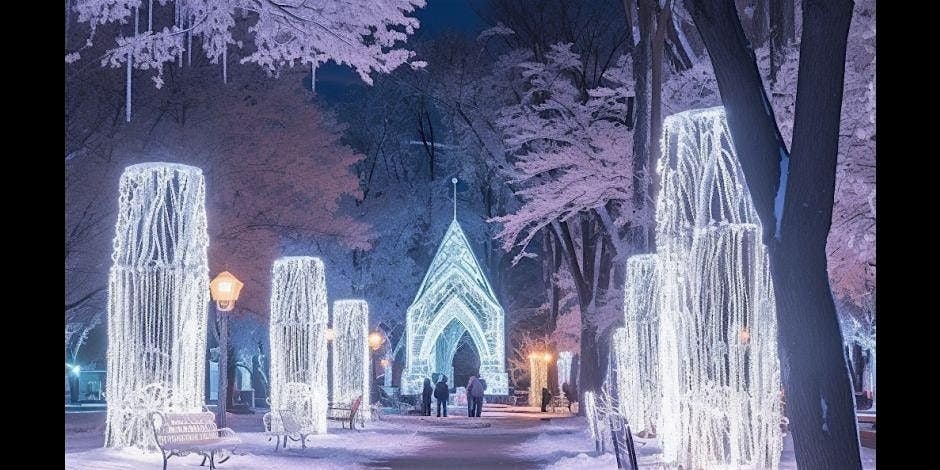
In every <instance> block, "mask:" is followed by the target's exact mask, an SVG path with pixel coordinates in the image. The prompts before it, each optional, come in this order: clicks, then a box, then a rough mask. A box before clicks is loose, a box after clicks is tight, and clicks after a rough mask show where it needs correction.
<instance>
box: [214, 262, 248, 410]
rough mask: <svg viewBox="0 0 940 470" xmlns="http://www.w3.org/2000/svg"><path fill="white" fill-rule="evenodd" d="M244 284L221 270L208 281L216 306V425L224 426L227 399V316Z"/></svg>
mask: <svg viewBox="0 0 940 470" xmlns="http://www.w3.org/2000/svg"><path fill="white" fill-rule="evenodd" d="M244 285H245V284H244V283H242V281H239V280H238V279H237V278H236V277H235V276H233V275H232V273H230V272H228V271H223V272H221V273H219V275H218V276H216V277H215V279H213V280H212V282H210V283H209V292H210V293H211V294H212V300H214V301H215V306H216V315H215V316H216V321H217V322H218V325H219V417H218V426H219V427H220V428H224V427H225V405H226V402H227V400H228V397H227V396H226V395H227V392H228V316H227V315H222V314H221V313H222V312H230V311H232V310H233V309H234V308H235V301H236V300H238V294H239V293H240V292H241V290H242V286H244Z"/></svg>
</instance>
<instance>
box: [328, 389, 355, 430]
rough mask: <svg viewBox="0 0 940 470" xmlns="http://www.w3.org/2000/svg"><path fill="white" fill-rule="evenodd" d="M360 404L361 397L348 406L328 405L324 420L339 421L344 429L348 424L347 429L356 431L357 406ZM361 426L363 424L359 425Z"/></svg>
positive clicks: (341, 404) (340, 404)
mask: <svg viewBox="0 0 940 470" xmlns="http://www.w3.org/2000/svg"><path fill="white" fill-rule="evenodd" d="M361 404H362V396H359V397H357V398H356V399H355V400H353V401H352V403H350V404H349V405H347V404H345V403H330V406H329V408H327V413H326V419H329V420H333V421H339V422H340V423H342V426H343V427H344V428H345V427H346V423H347V422H349V429H356V417H357V416H356V415H357V414H358V412H359V406H360V405H361ZM360 424H363V423H360Z"/></svg>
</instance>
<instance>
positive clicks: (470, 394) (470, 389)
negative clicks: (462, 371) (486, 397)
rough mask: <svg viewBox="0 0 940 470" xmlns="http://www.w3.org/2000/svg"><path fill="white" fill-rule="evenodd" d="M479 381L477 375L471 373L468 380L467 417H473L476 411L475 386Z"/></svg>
mask: <svg viewBox="0 0 940 470" xmlns="http://www.w3.org/2000/svg"><path fill="white" fill-rule="evenodd" d="M476 382H477V376H475V375H471V376H470V380H468V381H467V417H468V418H472V417H473V416H474V413H475V411H474V410H473V387H474V386H475V385H477V384H476Z"/></svg>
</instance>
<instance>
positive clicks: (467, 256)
mask: <svg viewBox="0 0 940 470" xmlns="http://www.w3.org/2000/svg"><path fill="white" fill-rule="evenodd" d="M504 317H505V314H504V311H503V308H502V307H501V306H500V305H499V302H498V301H497V300H496V296H495V294H494V293H493V289H492V288H491V287H490V284H489V282H488V281H487V279H486V276H485V275H484V274H483V271H482V269H480V265H479V264H478V263H477V260H476V257H475V256H474V254H473V250H472V249H471V248H470V242H469V240H468V239H467V237H466V235H464V233H463V230H462V229H461V227H460V224H459V223H458V222H457V220H456V219H455V220H453V221H452V222H451V224H450V226H449V227H448V229H447V232H446V233H445V234H444V238H443V241H442V242H441V245H440V247H439V248H438V251H437V254H435V256H434V259H433V261H432V262H431V265H430V267H429V268H428V271H427V274H426V275H425V277H424V280H423V282H422V283H421V287H420V288H419V289H418V293H417V295H416V297H415V300H414V302H413V303H412V304H411V306H410V307H409V308H408V312H407V318H406V324H407V331H406V343H405V345H406V351H405V354H406V361H405V362H406V364H405V370H404V371H403V374H402V380H401V387H402V394H405V395H412V394H417V393H421V389H422V383H423V382H424V379H425V378H430V377H431V375H432V374H433V373H435V372H441V373H445V375H448V378H450V376H451V375H452V360H453V354H454V353H455V352H456V349H457V343H459V341H460V338H461V336H462V334H463V333H464V332H467V333H468V334H469V335H470V339H471V340H472V342H473V346H474V348H475V349H476V352H477V355H478V357H479V359H480V371H479V372H480V376H482V377H483V378H484V379H485V380H486V382H487V394H493V395H505V394H507V393H508V391H509V389H508V385H509V384H508V375H507V374H506V368H505V351H504V348H505V346H504V345H505V333H504V322H505V319H504ZM438 356H440V357H438ZM447 359H450V361H449V362H448V361H446V360H447ZM445 362H446V363H445ZM441 369H442V370H441ZM447 372H451V374H447ZM450 383H451V384H453V382H450Z"/></svg>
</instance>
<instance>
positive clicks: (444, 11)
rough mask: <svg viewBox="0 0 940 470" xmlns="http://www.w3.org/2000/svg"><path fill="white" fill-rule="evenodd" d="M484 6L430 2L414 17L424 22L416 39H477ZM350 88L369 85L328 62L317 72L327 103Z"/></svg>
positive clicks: (459, 0)
mask: <svg viewBox="0 0 940 470" xmlns="http://www.w3.org/2000/svg"><path fill="white" fill-rule="evenodd" d="M484 3H485V0H427V5H426V6H425V7H424V8H421V9H418V11H417V13H416V14H415V16H416V17H417V18H418V20H420V21H421V27H420V28H419V29H418V31H417V33H416V36H417V37H422V38H426V37H434V36H437V35H439V34H441V33H444V32H447V31H459V32H463V33H465V34H468V35H475V34H476V33H477V32H479V31H480V30H482V29H483V28H484V27H485V24H484V23H483V20H482V19H481V18H480V17H479V15H477V13H476V11H479V10H481V9H482V8H483V5H484ZM475 10H476V11H475ZM306 82H307V83H306V86H310V77H309V76H308V77H307V80H306ZM350 86H366V85H365V84H364V83H363V82H362V81H361V80H360V79H359V75H357V74H356V73H355V72H353V71H352V69H350V68H349V67H346V66H338V65H336V64H334V63H333V62H329V63H326V64H323V65H321V66H320V67H319V68H318V69H317V94H318V95H321V96H322V97H325V98H327V99H330V98H334V97H337V96H340V95H342V93H343V91H345V90H346V88H347V87H350Z"/></svg>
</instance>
